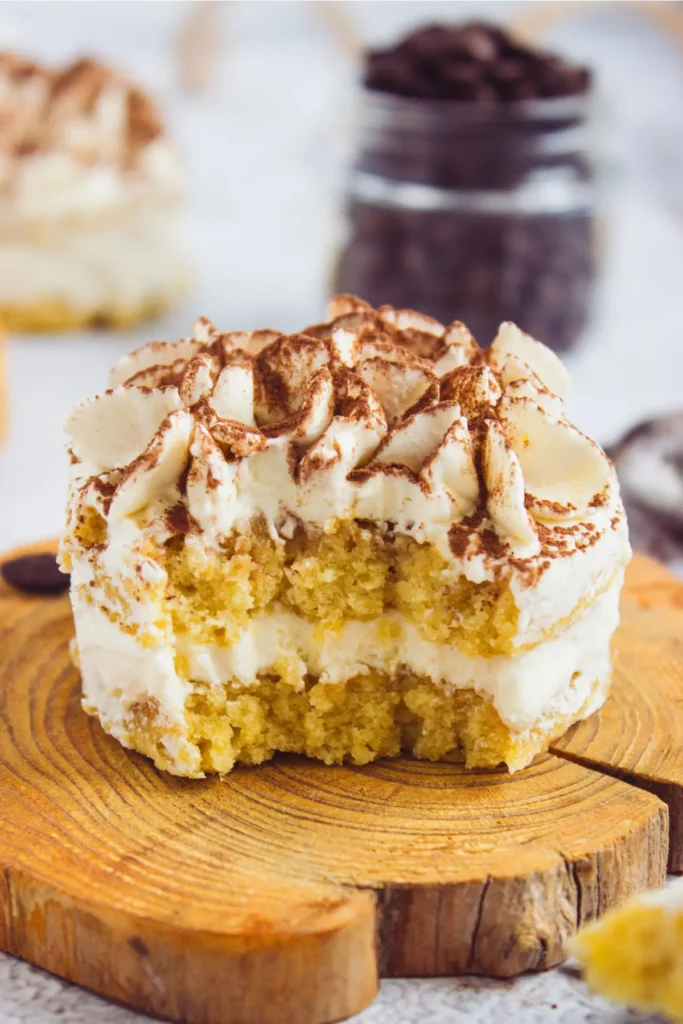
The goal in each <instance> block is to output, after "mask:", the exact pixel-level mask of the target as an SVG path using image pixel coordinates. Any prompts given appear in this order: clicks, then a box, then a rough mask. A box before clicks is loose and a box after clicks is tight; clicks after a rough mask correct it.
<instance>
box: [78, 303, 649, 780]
mask: <svg viewBox="0 0 683 1024" xmlns="http://www.w3.org/2000/svg"><path fill="white" fill-rule="evenodd" d="M330 316H331V319H330V321H329V322H328V323H324V324H317V325H315V326H313V327H308V328H306V329H305V330H304V331H302V333H301V334H293V335H289V336H286V335H281V334H278V333H276V332H275V331H268V330H264V331H254V332H233V333H228V334H221V333H219V331H217V330H216V329H215V328H214V327H213V326H212V325H211V324H210V323H208V322H207V321H205V320H200V321H199V322H198V323H197V325H196V327H195V331H194V336H193V337H191V338H186V339H185V340H183V341H179V342H175V343H164V342H153V343H152V344H150V345H147V346H146V347H145V348H142V349H140V350H139V351H138V352H135V353H133V354H132V355H131V356H128V357H126V358H125V359H124V360H123V362H122V363H120V364H119V366H118V367H117V368H116V370H115V371H114V373H113V374H112V377H111V381H110V384H111V390H109V391H105V392H104V393H103V394H101V395H99V397H96V398H92V399H90V400H89V401H86V402H84V403H83V404H82V405H79V406H77V407H76V408H75V409H74V410H73V412H72V414H71V416H70V418H69V420H68V424H67V430H68V433H69V435H70V437H71V461H72V482H71V491H70V500H69V511H68V527H67V532H66V536H65V538H64V541H63V545H62V561H63V566H64V568H65V569H68V570H69V571H70V572H71V597H72V601H73V609H74V615H75V621H76V637H77V640H76V647H77V657H78V662H79V665H80V669H81V673H82V678H83V704H84V707H85V709H86V711H88V712H89V713H91V714H93V715H96V716H97V717H98V718H99V720H100V722H101V723H102V725H103V726H104V728H105V729H106V730H107V731H108V732H110V733H111V734H112V735H113V736H115V737H117V738H118V739H119V740H120V741H121V742H122V743H124V744H125V745H126V746H129V747H132V748H134V749H136V750H139V751H142V752H143V753H145V754H147V755H149V756H150V757H151V758H153V759H154V761H155V763H156V764H157V765H158V766H159V767H161V768H165V769H167V770H168V771H171V772H174V773H177V774H181V775H189V776H200V775H202V774H203V773H206V772H219V773H223V772H228V771H230V769H231V768H232V767H233V765H235V764H237V763H242V764H256V763H259V762H261V761H264V760H265V759H267V758H269V757H271V756H272V755H273V754H274V753H275V751H293V752H296V753H302V754H306V755H308V756H309V757H315V758H320V759H322V760H324V761H326V762H328V763H331V762H342V761H351V762H352V763H354V764H364V763H366V762H368V761H373V760H375V759H376V758H380V757H388V756H392V755H395V754H398V753H399V752H400V751H401V750H403V751H405V752H410V753H412V754H414V755H415V756H416V757H422V758H429V759H431V760H436V759H440V758H445V757H451V756H457V755H458V753H459V752H460V753H461V754H462V755H463V756H464V759H465V761H466V763H467V764H468V765H470V766H482V767H493V766H497V765H500V764H501V763H504V764H506V765H507V766H508V768H509V769H510V770H511V771H515V770H516V769H519V768H523V767H524V766H525V765H527V764H528V763H529V762H530V761H531V759H532V758H533V757H534V755H535V754H537V753H539V752H540V751H543V750H545V749H546V748H547V746H548V744H549V742H550V740H551V739H552V738H553V737H556V736H558V735H559V734H560V733H562V732H563V731H564V730H565V729H566V728H567V726H568V725H570V724H571V723H572V722H575V721H576V720H577V719H579V718H583V717H584V716H586V715H589V714H590V713H591V712H592V711H594V710H595V709H596V708H598V707H599V706H600V705H601V704H602V702H603V701H604V699H605V696H606V694H607V691H608V688H609V684H610V668H611V665H610V639H611V636H612V633H613V632H614V629H615V627H616V625H617V619H618V603H619V591H620V589H621V585H622V579H623V570H624V566H625V564H626V562H627V560H628V558H629V553H630V552H629V545H628V540H627V529H626V522H625V519H624V513H623V509H622V505H621V501H620V497H619V491H618V487H617V482H616V479H615V475H614V471H613V469H612V466H611V464H610V462H609V460H608V459H607V458H606V456H605V455H604V454H603V452H602V451H601V450H600V449H599V448H598V447H597V445H596V444H594V443H593V442H592V441H591V440H589V439H588V438H587V437H585V436H584V435H583V434H582V433H580V431H578V430H577V429H576V428H575V427H573V426H571V425H570V424H569V423H568V422H567V420H566V418H565V415H564V411H563V404H562V399H563V395H564V393H565V390H566V388H567V374H566V371H565V370H564V368H563V366H562V364H561V362H560V361H559V360H558V358H557V357H556V356H555V355H554V354H553V353H551V352H550V351H549V350H548V349H546V348H544V346H543V345H541V344H540V343H539V342H537V341H535V340H534V339H533V338H531V337H529V336H528V335H526V334H523V333H522V332H521V331H520V330H518V329H517V328H516V327H515V326H513V325H512V324H510V323H507V324H503V325H502V326H501V328H500V330H499V332H498V334H497V337H496V338H495V340H494V341H493V344H492V345H491V347H490V348H489V349H488V350H487V351H483V350H482V349H480V348H479V347H478V345H477V344H476V342H475V341H474V339H473V338H472V336H471V335H470V334H469V332H468V331H467V329H466V327H464V326H463V325H462V324H460V323H454V324H451V325H450V327H444V326H443V325H442V324H440V323H437V322H436V321H434V320H430V319H429V318H428V317H425V316H420V315H419V314H417V313H413V312H410V311H406V310H394V309H391V308H388V307H383V308H381V309H379V310H374V309H372V308H371V307H369V306H367V305H366V304H365V303H363V302H361V301H359V300H357V299H354V298H352V297H348V296H341V297H339V298H337V299H335V300H334V301H333V302H332V305H331V310H330Z"/></svg>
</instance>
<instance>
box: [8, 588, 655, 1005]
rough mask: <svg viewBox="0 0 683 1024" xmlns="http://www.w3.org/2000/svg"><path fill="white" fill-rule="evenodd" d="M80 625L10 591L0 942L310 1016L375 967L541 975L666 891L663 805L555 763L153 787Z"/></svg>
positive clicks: (158, 780)
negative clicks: (107, 716) (632, 907)
mask: <svg viewBox="0 0 683 1024" xmlns="http://www.w3.org/2000/svg"><path fill="white" fill-rule="evenodd" d="M71 635H72V622H71V616H70V611H69V605H68V601H67V599H66V598H59V599H40V600H39V599H31V598H27V597H22V596H19V595H17V594H16V593H14V594H12V593H10V592H9V590H8V588H6V587H5V588H4V589H3V586H2V585H1V584H0V947H1V948H2V949H4V950H6V951H8V952H11V953H14V954H15V955H18V956H21V957H23V958H25V959H27V960H30V961H31V962H33V963H37V964H39V965H40V966H42V967H45V968H46V969H48V970H50V971H52V972H54V973H55V974H59V975H61V976H63V977H66V978H69V979H70V980H72V981H75V982H77V983H78V984H80V985H83V986H85V987H87V988H91V989H93V990H94V991H96V992H99V993H101V994H102V995H105V996H107V997H109V998H111V999H114V1000H117V1001H119V1002H122V1003H126V1004H128V1005H131V1006H133V1007H135V1008H136V1009H138V1010H141V1011H142V1012H146V1013H151V1014H154V1015H157V1016H160V1017H164V1018H167V1019H170V1020H177V1021H189V1022H191V1024H282V1022H283V1021H285V1020H287V1021H289V1020H292V1021H296V1022H297V1024H309V1022H310V1024H317V1022H321V1024H322V1022H323V1021H332V1020H337V1019H340V1018H343V1017H344V1016H347V1015H349V1014H351V1013H353V1012H355V1011H357V1010H359V1009H360V1008H361V1007H362V1006H363V1005H365V1004H366V1003H367V1002H368V1001H369V1000H370V999H371V998H372V997H373V994H374V992H375V990H376V984H377V973H378V968H379V970H380V971H381V973H383V974H386V975H393V976H406V975H413V976H414V975H422V976H425V975H439V974H459V973H464V974H467V973H485V974H491V975H495V976H498V977H510V976H512V975H515V974H517V973H519V972H521V971H524V970H540V969H544V968H546V967H550V966H552V965H553V964H556V963H558V962H559V961H560V960H562V959H563V957H564V955H565V948H566V942H567V939H568V938H569V937H570V936H571V935H572V934H573V933H574V931H575V930H576V927H577V924H580V923H582V922H584V921H586V920H588V919H590V918H591V917H593V916H595V915H596V914H600V913H602V912H603V911H604V910H606V909H607V908H608V907H610V906H613V905H615V904H616V903H618V902H620V901H622V900H623V899H625V898H626V897H628V896H629V895H631V894H632V893H633V892H635V891H638V890H641V889H644V888H648V887H654V886H657V885H659V884H661V882H662V881H663V878H664V870H665V863H666V852H667V808H666V807H665V805H664V804H663V803H662V802H661V801H660V800H659V799H657V797H656V796H654V795H653V794H651V793H648V792H645V791H643V790H641V789H637V788H634V787H632V786H630V785H628V784H626V783H624V782H622V781H620V780H618V779H615V778H613V777H611V776H610V775H606V774H602V773H600V772H596V771H593V770H590V769H588V768H586V767H584V766H583V765H581V764H578V763H575V762H574V761H573V760H566V759H562V758H558V757H555V756H552V755H546V756H544V757H542V758H539V759H538V760H537V761H536V762H535V763H534V764H533V765H532V766H531V767H530V768H528V769H527V770H525V771H524V772H521V773H519V774H517V775H514V776H510V775H508V774H507V773H505V772H502V771H501V772H468V771H466V770H465V769H464V768H463V767H462V766H461V765H457V764H451V763H445V764H430V763H428V762H420V761H412V760H407V759H397V760H393V761H385V762H381V763H379V764H376V765H369V766H367V767H365V768H340V767H327V766H325V765H323V764H319V763H316V762H307V761H305V760H304V759H301V758H295V757H281V758H278V759H276V760H275V761H274V762H272V763H271V764H267V765H263V766H261V767H259V768H245V769H237V770H235V771H234V772H232V773H231V774H230V775H229V776H228V777H227V779H226V780H225V781H222V782H221V781H220V780H218V779H215V778H213V779H207V780H204V781H193V780H186V779H176V778H172V777H170V776H167V775H164V774H162V773H160V772H159V771H157V770H156V769H155V768H154V767H153V766H152V765H151V764H150V763H149V762H147V761H146V760H145V759H144V758H142V757H141V756H139V755H137V754H132V753H130V752H127V751H125V750H124V749H123V748H122V747H120V746H119V744H118V743H116V742H115V741H114V740H112V739H111V738H110V737H108V736H106V735H105V734H104V733H103V731H102V730H101V728H100V727H99V725H98V723H97V722H96V721H94V720H93V719H90V718H88V717H87V716H86V715H85V714H84V713H83V712H82V710H81V708H80V702H79V683H78V676H77V673H76V672H75V670H74V669H73V667H72V666H71V664H70V661H69V656H68V641H69V638H70V636H71Z"/></svg>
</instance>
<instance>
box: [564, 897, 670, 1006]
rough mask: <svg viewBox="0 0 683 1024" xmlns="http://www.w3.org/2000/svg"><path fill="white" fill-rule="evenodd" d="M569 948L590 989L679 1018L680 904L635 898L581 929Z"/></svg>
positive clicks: (625, 1003)
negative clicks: (677, 905) (674, 904)
mask: <svg viewBox="0 0 683 1024" xmlns="http://www.w3.org/2000/svg"><path fill="white" fill-rule="evenodd" d="M678 885H679V887H680V885H681V883H678ZM665 899H666V897H663V900H665ZM678 902H679V904H680V903H681V901H680V899H679V900H678ZM572 952H573V953H574V955H575V956H576V957H577V958H578V959H579V960H581V961H582V963H583V965H584V968H585V977H586V982H587V984H588V986H589V988H590V989H591V990H593V991H594V992H597V993H599V994H600V995H602V996H605V997H606V998H607V999H610V1000H612V1001H613V1002H615V1003H621V1004H623V1005H624V1006H632V1007H635V1008H637V1009H639V1010H645V1011H648V1012H655V1013H662V1014H664V1015H665V1016H667V1017H668V1018H670V1019H671V1020H675V1021H683V906H679V907H675V906H667V905H666V904H665V903H664V902H662V905H657V904H656V903H653V902H651V901H650V899H649V898H648V897H645V898H644V897H642V896H641V897H636V898H635V899H634V900H631V901H630V902H629V903H627V904H625V906H623V907H619V908H618V909H616V910H613V911H611V912H610V913H608V914H606V915H605V917H603V918H602V920H600V921H598V922H596V923H595V924H590V925H588V926H587V927H586V928H584V929H583V930H582V931H580V932H579V934H578V935H577V936H576V938H575V939H574V942H573V949H572Z"/></svg>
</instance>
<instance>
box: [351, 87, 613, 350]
mask: <svg viewBox="0 0 683 1024" xmlns="http://www.w3.org/2000/svg"><path fill="white" fill-rule="evenodd" d="M592 106H593V104H592V98H591V96H590V95H589V94H586V93H584V94H582V95H578V96H566V97H558V98H549V99H536V100H525V101H521V102H510V103H505V104H499V105H497V106H493V107H485V106H482V105H480V104H479V105H478V104H475V103H472V104H470V103H463V102H453V101H444V100H440V101H434V100H420V99H412V98H406V97H402V96H394V95H388V94H386V93H381V92H373V91H370V90H365V91H364V92H363V94H362V104H361V111H360V137H359V140H358V148H357V155H356V159H355V162H354V165H353V168H352V170H351V174H350V178H349V181H348V187H347V193H346V200H345V207H346V226H347V231H346V242H345V244H344V246H343V248H342V251H341V253H340V256H339V259H338V262H337V266H336V272H335V280H334V289H335V291H342V292H346V291H348V292H353V293H355V294H357V295H359V296H361V297H362V298H364V299H366V300H367V301H369V302H371V303H372V304H373V305H382V304H383V303H388V304H390V305H392V306H398V307H409V308H411V309H416V310H419V311H420V312H422V313H428V314H430V315H432V316H434V317H436V318H437V319H438V320H441V321H442V322H444V323H450V322H451V321H452V320H462V321H463V322H464V323H465V324H467V326H468V327H469V328H470V330H471V331H472V333H473V334H474V336H475V337H476V338H477V340H478V341H479V343H480V344H482V345H488V344H489V343H490V341H491V340H492V339H493V337H494V336H495V333H496V330H497V328H498V325H499V324H500V323H501V322H502V321H503V320H512V321H514V322H515V323H516V324H518V326H520V327H521V328H522V329H523V330H525V331H527V332H528V333H529V334H532V335H534V336H535V337H537V338H539V339H541V340H542V341H544V342H545V343H546V344H547V345H550V346H551V347H553V348H555V349H557V350H565V349H568V348H570V347H571V346H572V345H573V344H574V342H575V341H576V340H577V338H578V337H579V335H580V334H581V331H582V329H583V327H584V324H585V322H586V319H587V316H588V312H589V304H590V297H591V290H592V285H593V282H594V278H595V238H594V235H595V212H596V209H595V208H596V171H595V166H594V161H593V158H592V152H591V151H592V132H591V112H592Z"/></svg>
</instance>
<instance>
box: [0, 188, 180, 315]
mask: <svg viewBox="0 0 683 1024" xmlns="http://www.w3.org/2000/svg"><path fill="white" fill-rule="evenodd" d="M188 275H189V269H188V264H187V259H186V256H185V253H184V251H183V247H182V244H181V239H180V231H179V225H178V214H177V211H176V209H175V208H174V206H168V207H166V206H162V207H158V208H140V209H137V210H135V211H129V212H128V213H127V214H125V215H119V216H116V217H110V218H98V219H96V220H94V221H92V222H88V221H86V220H83V219H80V220H78V221H75V222H73V223H69V224H64V225H62V226H60V227H58V228H53V229H52V230H51V231H50V232H48V233H45V234H43V235H38V236H36V238H35V239H34V238H32V237H31V235H26V236H23V237H22V236H21V235H16V234H14V235H11V236H9V237H6V238H4V239H3V237H2V232H1V231H0V306H5V305H7V306H12V307H17V306H18V307H30V306H32V305H37V304H39V303H43V302H60V303H64V304H65V305H66V306H68V307H69V308H73V309H76V310H83V311H84V312H86V313H87V312H88V311H90V310H98V309H102V308H106V309H109V308H112V307H116V308H121V307H123V308H129V307H136V306H138V305H143V304H145V303H146V302H148V301H150V300H154V299H155V298H157V297H159V298H165V297H166V296H173V295H174V294H176V293H177V292H179V291H181V290H182V289H183V288H184V286H185V285H186V283H187V280H188Z"/></svg>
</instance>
